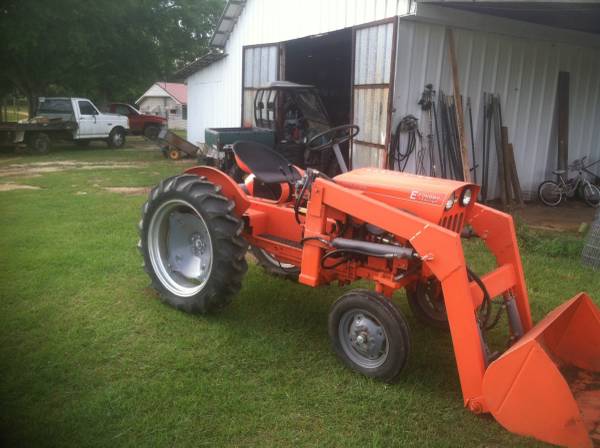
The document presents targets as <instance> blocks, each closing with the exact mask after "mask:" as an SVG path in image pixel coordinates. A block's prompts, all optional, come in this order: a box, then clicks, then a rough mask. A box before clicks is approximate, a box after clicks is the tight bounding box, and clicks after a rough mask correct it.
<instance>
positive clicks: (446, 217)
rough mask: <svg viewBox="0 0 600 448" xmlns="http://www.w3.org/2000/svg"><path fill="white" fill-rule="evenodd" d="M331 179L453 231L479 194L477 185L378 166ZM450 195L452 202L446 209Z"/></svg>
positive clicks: (460, 226) (457, 230) (457, 227)
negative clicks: (466, 200) (465, 199)
mask: <svg viewBox="0 0 600 448" xmlns="http://www.w3.org/2000/svg"><path fill="white" fill-rule="evenodd" d="M334 180H335V182H336V183H338V184H340V185H343V186H344V187H347V188H351V189H353V190H358V191H362V192H364V194H366V195H367V196H369V197H372V198H373V199H377V200H379V201H382V202H385V203H386V204H389V205H391V206H393V207H397V208H399V209H402V210H405V211H407V212H410V213H412V214H414V215H417V216H419V217H421V218H423V219H426V220H428V221H431V222H435V223H439V224H440V225H443V226H444V227H447V228H448V229H450V230H453V231H455V232H460V230H461V229H462V225H463V217H464V212H465V211H466V210H467V209H468V208H469V207H471V206H472V205H473V204H474V203H475V200H476V198H477V194H478V193H479V187H478V186H477V185H475V184H470V183H467V182H462V181H456V180H449V179H439V178H436V177H427V176H418V175H416V174H409V173H401V172H398V171H390V170H382V169H378V168H360V169H357V170H353V171H350V172H348V173H344V174H340V175H339V176H336V177H335V178H334ZM467 190H471V201H470V203H469V205H467V206H464V205H463V203H462V198H463V195H464V194H465V192H466V191H467ZM453 197H454V203H453V205H452V206H451V207H449V208H448V209H447V204H448V203H449V200H450V199H451V198H453Z"/></svg>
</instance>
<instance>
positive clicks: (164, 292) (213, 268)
mask: <svg viewBox="0 0 600 448" xmlns="http://www.w3.org/2000/svg"><path fill="white" fill-rule="evenodd" d="M220 191H221V187H220V186H218V185H214V184H212V183H211V182H209V181H207V180H206V179H205V178H203V177H199V176H196V175H193V174H183V175H180V176H175V177H171V178H169V179H166V180H164V181H162V182H161V183H160V184H159V185H158V186H157V187H155V188H154V189H153V190H152V191H151V192H150V195H149V199H148V201H147V202H146V203H145V204H144V207H143V209H142V220H141V221H140V223H139V232H140V241H139V244H138V247H139V249H140V252H141V254H142V256H143V258H144V269H145V271H146V273H147V274H148V275H149V277H150V279H151V281H152V286H153V287H154V289H156V291H158V293H159V295H160V298H161V300H162V301H163V302H165V303H167V304H169V305H170V306H172V307H174V308H177V309H179V310H182V311H185V312H188V313H202V314H204V313H208V312H212V311H215V310H218V309H221V308H223V307H225V306H227V305H228V304H229V303H231V300H232V298H233V296H234V295H235V294H236V293H237V292H238V291H239V289H240V288H241V285H242V279H243V277H244V274H245V273H246V271H247V269H248V265H247V264H246V259H245V258H244V256H245V254H246V250H247V248H248V244H247V243H246V241H245V240H244V238H242V236H241V233H242V229H243V223H242V221H241V220H240V219H239V218H238V217H236V216H235V215H234V214H233V210H234V207H235V205H234V203H233V202H232V201H230V200H229V199H227V198H226V197H225V196H223V195H221V194H220Z"/></svg>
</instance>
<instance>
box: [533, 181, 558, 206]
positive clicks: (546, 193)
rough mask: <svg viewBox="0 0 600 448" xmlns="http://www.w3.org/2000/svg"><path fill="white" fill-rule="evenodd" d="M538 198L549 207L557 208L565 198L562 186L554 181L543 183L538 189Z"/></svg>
mask: <svg viewBox="0 0 600 448" xmlns="http://www.w3.org/2000/svg"><path fill="white" fill-rule="evenodd" d="M538 198H540V201H542V202H543V203H544V204H545V205H547V206H549V207H556V206H557V205H558V204H560V201H562V198H563V192H562V189H561V188H560V186H559V185H558V184H557V183H556V182H554V181H552V180H547V181H545V182H542V183H541V184H540V186H539V187H538Z"/></svg>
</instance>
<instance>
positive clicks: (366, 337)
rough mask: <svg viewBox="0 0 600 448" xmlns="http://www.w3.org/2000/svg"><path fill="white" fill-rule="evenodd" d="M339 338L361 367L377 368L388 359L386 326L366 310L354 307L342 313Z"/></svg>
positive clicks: (343, 347)
mask: <svg viewBox="0 0 600 448" xmlns="http://www.w3.org/2000/svg"><path fill="white" fill-rule="evenodd" d="M338 338H339V340H340V343H341V346H342V349H343V350H344V353H345V354H346V356H347V357H348V358H349V359H350V360H351V361H352V362H354V363H355V364H357V365H359V366H360V367H363V368H366V369H375V368H377V367H380V366H381V365H383V363H385V361H386V360H387V357H388V353H389V344H388V342H387V334H386V332H385V328H383V325H381V323H380V322H379V321H378V320H377V319H376V318H375V317H374V316H373V315H372V314H371V313H369V312H367V311H365V310H361V309H352V310H349V311H346V312H345V313H344V314H343V315H342V317H341V319H340V322H339V324H338Z"/></svg>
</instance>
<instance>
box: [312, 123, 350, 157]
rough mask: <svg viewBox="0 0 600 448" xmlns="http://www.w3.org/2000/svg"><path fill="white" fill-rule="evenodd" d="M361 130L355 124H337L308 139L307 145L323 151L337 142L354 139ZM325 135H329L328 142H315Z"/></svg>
mask: <svg viewBox="0 0 600 448" xmlns="http://www.w3.org/2000/svg"><path fill="white" fill-rule="evenodd" d="M359 132H360V128H359V127H358V126H356V125H355V124H343V125H342V126H336V127H335V128H331V129H327V130H326V131H323V132H321V133H320V134H317V135H315V136H314V137H313V138H311V139H310V140H309V141H308V143H307V144H306V147H307V148H308V149H309V150H310V151H323V150H325V149H327V148H331V147H332V146H333V145H335V144H336V143H337V144H338V145H340V144H342V143H346V142H347V141H349V140H352V139H353V138H354V137H356V136H357V135H358V133H359ZM323 137H328V140H327V142H325V143H323V144H321V145H318V146H316V145H315V143H316V142H317V141H318V140H320V139H322V138H323Z"/></svg>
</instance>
